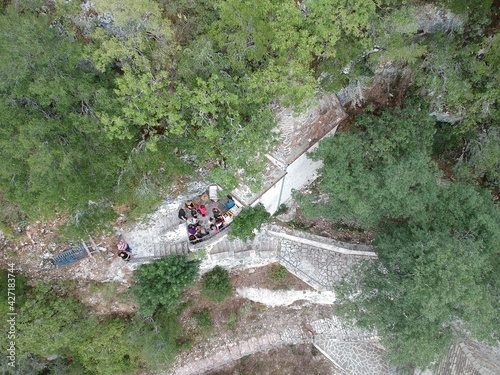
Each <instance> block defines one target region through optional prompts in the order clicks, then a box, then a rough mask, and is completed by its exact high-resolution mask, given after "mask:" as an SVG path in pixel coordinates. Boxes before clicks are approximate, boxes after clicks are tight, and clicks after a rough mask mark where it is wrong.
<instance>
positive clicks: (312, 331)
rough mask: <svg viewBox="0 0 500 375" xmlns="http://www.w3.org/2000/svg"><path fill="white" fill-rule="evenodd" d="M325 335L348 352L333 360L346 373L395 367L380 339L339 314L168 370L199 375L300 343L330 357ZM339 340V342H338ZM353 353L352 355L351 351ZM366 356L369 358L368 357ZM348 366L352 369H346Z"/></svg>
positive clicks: (376, 374)
mask: <svg viewBox="0 0 500 375" xmlns="http://www.w3.org/2000/svg"><path fill="white" fill-rule="evenodd" d="M325 337H328V338H330V339H331V340H332V341H331V342H330V343H329V346H328V347H327V350H328V349H330V348H340V349H342V347H343V348H344V349H345V350H346V349H347V350H348V352H347V351H345V350H344V352H342V350H340V352H342V355H341V356H339V357H334V358H335V359H336V360H337V361H336V360H333V361H332V362H333V363H334V364H335V365H336V366H337V367H338V368H339V369H340V370H343V371H344V372H345V373H346V374H356V375H361V374H370V375H386V374H390V373H391V370H390V368H389V367H388V366H386V365H385V364H384V363H383V361H381V359H380V358H381V356H380V352H381V349H380V348H379V347H378V345H377V341H378V338H377V337H374V336H373V335H372V334H370V333H367V332H363V331H361V330H353V329H349V328H347V327H345V326H344V325H343V324H342V323H341V322H340V320H338V319H337V318H335V317H332V318H331V319H321V320H318V321H315V322H312V323H311V324H309V325H308V326H307V327H306V328H305V327H300V326H298V325H297V324H293V326H291V327H289V328H287V329H284V330H282V331H281V332H279V333H277V332H269V333H267V334H265V335H262V336H258V337H252V338H250V339H248V340H242V341H239V342H235V343H229V344H228V345H226V346H224V347H222V348H220V349H219V350H218V351H217V352H215V353H214V354H212V355H210V356H208V357H206V358H202V359H197V360H194V361H187V362H188V363H185V364H183V365H178V367H176V368H174V369H172V370H171V371H170V372H167V373H166V374H168V375H199V374H203V373H205V372H207V371H210V370H214V369H217V368H219V367H222V366H224V365H226V364H228V363H230V362H232V361H235V360H237V359H240V358H242V357H244V356H247V355H251V354H254V353H257V352H261V351H266V350H269V349H272V348H277V347H280V346H283V345H292V344H293V345H298V344H308V343H312V344H313V345H315V346H316V347H317V348H318V349H319V350H320V351H321V352H322V353H324V354H325V355H326V356H327V357H328V358H329V359H330V360H332V358H331V357H330V353H329V352H327V351H325V347H324V346H322V341H323V340H324V338H325ZM334 342H335V344H336V345H335V344H334ZM351 352H352V353H353V355H350V354H349V353H351ZM365 356H366V360H365ZM346 369H348V371H346Z"/></svg>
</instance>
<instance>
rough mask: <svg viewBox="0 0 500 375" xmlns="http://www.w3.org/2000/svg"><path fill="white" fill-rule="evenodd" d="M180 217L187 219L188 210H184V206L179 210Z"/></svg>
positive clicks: (183, 219)
mask: <svg viewBox="0 0 500 375" xmlns="http://www.w3.org/2000/svg"><path fill="white" fill-rule="evenodd" d="M179 219H181V220H182V221H186V220H187V216H186V211H184V209H183V208H181V209H180V210H179Z"/></svg>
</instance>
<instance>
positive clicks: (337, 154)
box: [299, 101, 438, 227]
mask: <svg viewBox="0 0 500 375" xmlns="http://www.w3.org/2000/svg"><path fill="white" fill-rule="evenodd" d="M425 108H426V107H425V106H423V105H422V104H420V103H418V102H410V101H408V102H406V103H405V106H404V107H403V108H402V109H399V108H394V109H388V110H385V111H383V112H382V113H380V114H378V115H372V116H369V115H363V116H359V117H358V118H357V121H356V127H355V128H354V129H353V130H351V131H349V132H347V133H341V134H339V135H336V136H335V137H331V138H328V139H326V140H324V141H323V142H322V143H321V144H320V146H319V148H318V150H317V151H315V152H314V153H313V154H312V157H313V159H315V160H323V162H324V166H323V168H322V169H321V171H320V174H321V180H320V181H321V182H320V184H321V185H320V188H321V192H323V193H327V197H326V198H324V199H323V198H320V197H318V196H315V195H309V196H299V201H300V205H301V208H302V210H303V211H304V213H305V214H306V215H315V216H322V217H325V218H327V219H329V220H332V221H337V220H343V221H345V222H358V223H359V224H361V225H362V226H366V227H369V226H374V225H376V224H378V223H379V222H380V220H382V219H383V218H388V217H392V218H409V217H411V216H413V215H416V214H418V213H419V212H420V211H422V210H424V209H425V208H426V206H427V205H428V204H431V203H432V202H433V201H434V200H435V195H436V190H437V184H436V178H437V176H438V172H437V168H436V166H435V164H434V162H433V161H432V160H431V158H430V156H429V154H430V149H431V146H432V136H433V134H434V120H433V119H432V118H431V117H430V116H428V115H427V114H426V111H425Z"/></svg>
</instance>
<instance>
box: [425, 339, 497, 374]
mask: <svg viewBox="0 0 500 375" xmlns="http://www.w3.org/2000/svg"><path fill="white" fill-rule="evenodd" d="M498 374H500V348H499V347H493V346H488V345H484V344H481V343H479V342H473V341H467V342H459V343H456V344H454V345H452V346H451V348H450V349H449V350H448V354H447V355H446V357H445V358H444V359H443V361H442V362H441V364H440V365H439V367H438V368H437V369H436V371H435V372H434V375H498Z"/></svg>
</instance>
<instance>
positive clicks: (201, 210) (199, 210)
mask: <svg viewBox="0 0 500 375" xmlns="http://www.w3.org/2000/svg"><path fill="white" fill-rule="evenodd" d="M186 209H187V210H188V211H190V212H191V217H193V218H195V219H198V214H200V215H201V216H202V217H205V216H207V208H206V207H205V205H203V204H200V205H198V207H195V205H194V203H193V201H187V202H186ZM179 219H181V220H182V221H187V220H188V218H187V216H186V211H184V209H183V208H181V209H180V210H179Z"/></svg>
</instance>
